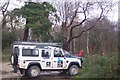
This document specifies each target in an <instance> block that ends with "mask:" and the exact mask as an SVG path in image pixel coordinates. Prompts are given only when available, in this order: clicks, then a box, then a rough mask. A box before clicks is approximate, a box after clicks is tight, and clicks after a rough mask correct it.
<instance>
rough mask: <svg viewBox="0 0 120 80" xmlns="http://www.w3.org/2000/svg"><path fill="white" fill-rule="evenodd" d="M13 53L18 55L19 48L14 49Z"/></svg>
mask: <svg viewBox="0 0 120 80" xmlns="http://www.w3.org/2000/svg"><path fill="white" fill-rule="evenodd" d="M13 53H15V54H17V55H19V48H18V47H14V49H13Z"/></svg>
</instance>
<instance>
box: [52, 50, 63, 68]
mask: <svg viewBox="0 0 120 80" xmlns="http://www.w3.org/2000/svg"><path fill="white" fill-rule="evenodd" d="M52 62H53V66H52V67H53V69H64V67H65V61H64V56H63V53H62V51H61V48H55V49H54V55H53V61H52Z"/></svg>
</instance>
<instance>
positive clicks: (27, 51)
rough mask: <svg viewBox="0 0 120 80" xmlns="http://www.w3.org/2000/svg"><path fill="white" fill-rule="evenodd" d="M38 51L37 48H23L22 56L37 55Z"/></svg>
mask: <svg viewBox="0 0 120 80" xmlns="http://www.w3.org/2000/svg"><path fill="white" fill-rule="evenodd" d="M38 55H39V52H38V50H37V49H23V50H22V56H38Z"/></svg>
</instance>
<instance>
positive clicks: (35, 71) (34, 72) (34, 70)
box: [28, 66, 40, 77]
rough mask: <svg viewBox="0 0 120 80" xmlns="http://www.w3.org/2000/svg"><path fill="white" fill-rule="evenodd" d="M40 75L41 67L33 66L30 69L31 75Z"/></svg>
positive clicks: (29, 73)
mask: <svg viewBox="0 0 120 80" xmlns="http://www.w3.org/2000/svg"><path fill="white" fill-rule="evenodd" d="M39 75H40V68H39V67H38V66H31V67H30V68H29V69H28V76H29V77H38V76H39Z"/></svg>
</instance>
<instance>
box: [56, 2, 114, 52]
mask: <svg viewBox="0 0 120 80" xmlns="http://www.w3.org/2000/svg"><path fill="white" fill-rule="evenodd" d="M111 7H112V2H111V1H110V2H94V1H93V2H70V1H69V2H66V1H62V2H58V3H57V6H56V8H57V10H58V13H59V14H58V15H59V16H60V23H61V29H62V30H61V31H62V43H63V48H64V49H66V50H69V49H70V47H69V45H70V42H71V41H72V40H73V39H75V38H78V37H81V36H82V34H83V33H85V32H87V31H89V30H91V29H92V28H93V27H95V25H96V24H97V22H98V21H99V20H100V19H101V18H102V17H103V15H105V14H106V13H108V12H109V10H110V9H111ZM96 10H99V12H97V11H96ZM96 14H97V16H96ZM93 16H96V17H97V20H96V21H95V22H94V23H92V22H91V23H92V25H91V26H89V27H88V28H87V29H84V30H82V31H80V32H79V33H77V34H74V30H75V29H77V27H83V26H84V24H85V22H86V21H89V19H90V18H91V17H93ZM76 18H77V19H76Z"/></svg>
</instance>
